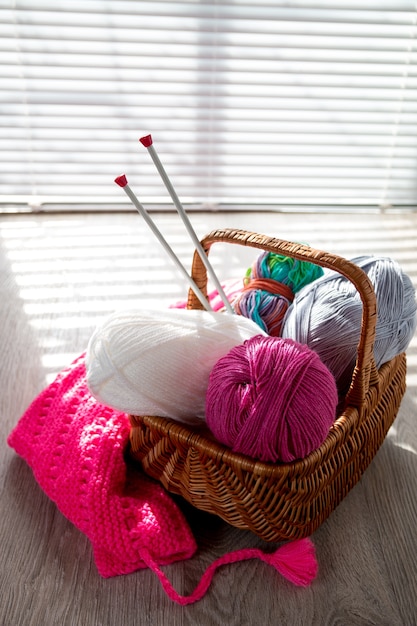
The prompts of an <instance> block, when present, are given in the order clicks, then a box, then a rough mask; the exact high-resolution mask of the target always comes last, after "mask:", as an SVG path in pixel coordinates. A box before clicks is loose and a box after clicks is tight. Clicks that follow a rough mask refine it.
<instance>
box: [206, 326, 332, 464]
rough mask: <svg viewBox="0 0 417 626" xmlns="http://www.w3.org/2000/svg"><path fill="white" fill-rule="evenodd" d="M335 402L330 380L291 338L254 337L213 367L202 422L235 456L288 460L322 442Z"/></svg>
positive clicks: (312, 355) (313, 355)
mask: <svg viewBox="0 0 417 626" xmlns="http://www.w3.org/2000/svg"><path fill="white" fill-rule="evenodd" d="M337 402H338V397H337V388H336V383H335V380H334V377H333V375H332V374H331V373H330V371H329V369H328V368H327V367H326V366H325V365H324V364H323V363H322V361H321V360H320V357H319V356H318V354H317V353H316V352H314V351H313V350H311V349H310V348H309V347H308V346H306V345H304V344H301V343H298V342H296V341H294V340H292V339H283V338H281V337H269V336H268V337H265V336H263V335H257V336H255V337H252V338H251V339H248V340H247V341H245V342H244V343H243V344H240V345H238V346H236V347H234V348H232V349H231V350H230V352H229V353H228V354H227V355H226V356H224V357H222V358H221V359H219V360H218V361H217V363H216V365H215V366H214V367H213V369H212V371H211V374H210V379H209V385H208V389H207V396H206V420H207V425H208V427H209V429H210V430H211V432H212V433H213V435H214V436H215V437H216V439H217V440H218V441H220V442H221V443H224V444H225V445H227V446H228V447H229V448H231V449H232V450H233V451H234V452H240V453H242V454H245V455H247V456H250V457H252V458H255V459H260V460H261V461H267V462H268V461H270V462H274V463H275V462H279V461H283V462H289V461H293V460H295V459H300V458H304V457H305V456H307V455H308V454H309V453H310V452H312V451H313V450H315V449H316V448H318V447H319V446H320V445H321V444H322V443H323V441H324V440H325V438H326V436H327V434H328V432H329V430H330V427H331V425H332V424H333V422H334V420H335V417H336V407H337Z"/></svg>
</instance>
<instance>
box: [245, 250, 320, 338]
mask: <svg viewBox="0 0 417 626" xmlns="http://www.w3.org/2000/svg"><path fill="white" fill-rule="evenodd" d="M322 275H323V269H322V268H321V267H320V266H318V265H314V264H313V263H309V262H308V261H299V260H297V259H293V258H291V257H287V256H284V255H281V254H276V253H274V252H263V253H262V254H261V255H260V256H259V257H258V259H257V260H256V261H255V263H254V264H253V266H252V267H251V268H249V269H248V271H247V272H246V277H245V280H244V283H245V285H244V288H243V290H242V293H241V295H240V296H239V297H238V298H237V299H236V301H235V302H234V308H235V311H236V313H238V314H239V315H243V316H244V317H248V318H249V319H252V320H253V321H254V322H256V323H257V324H258V326H259V327H260V328H262V330H263V331H265V332H266V333H268V335H271V336H272V337H279V336H280V334H281V326H282V321H283V319H284V316H285V313H286V311H287V309H288V307H289V305H290V304H291V302H292V301H293V299H294V294H296V293H297V292H298V291H299V290H300V289H302V287H304V286H305V285H307V284H309V283H311V282H312V281H313V280H316V279H317V278H319V277H320V276H322Z"/></svg>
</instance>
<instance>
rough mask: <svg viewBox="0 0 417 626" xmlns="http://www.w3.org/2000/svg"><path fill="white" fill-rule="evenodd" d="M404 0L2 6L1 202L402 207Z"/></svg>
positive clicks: (407, 135)
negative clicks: (119, 181)
mask: <svg viewBox="0 0 417 626" xmlns="http://www.w3.org/2000/svg"><path fill="white" fill-rule="evenodd" d="M416 30H417V10H416V3H415V0H413V1H411V0H290V1H289V2H288V1H284V0H283V1H280V0H262V1H260V2H259V3H258V2H249V1H247V0H229V1H221V0H219V1H215V0H207V1H203V0H201V1H200V0H182V1H181V2H175V1H173V0H164V1H161V2H159V1H149V2H140V1H135V0H131V1H129V0H126V1H123V0H82V1H81V0H72V1H71V2H62V1H57V0H36V2H35V1H34V0H0V59H1V63H0V77H1V80H0V106H1V121H0V124H1V126H0V133H1V136H0V160H1V162H0V194H1V195H0V201H1V202H2V206H3V207H4V206H6V205H8V206H12V205H14V206H17V205H26V204H27V205H28V206H30V207H38V206H41V207H42V206H44V207H48V206H51V205H53V204H55V205H58V206H59V205H63V204H68V203H73V204H74V205H75V204H77V203H78V204H83V205H86V203H88V204H89V205H91V206H93V205H99V206H100V205H101V204H108V205H111V206H116V205H124V203H125V202H126V201H127V199H126V198H124V197H123V198H122V197H121V195H124V194H121V190H120V189H119V188H117V187H116V186H115V185H114V183H113V180H114V178H115V177H116V176H117V175H119V174H122V173H125V174H126V175H127V177H128V179H129V182H130V184H131V187H132V188H133V189H134V190H135V192H136V193H137V195H138V197H140V199H141V200H142V202H143V203H147V206H148V207H152V206H161V207H164V206H166V207H169V206H170V205H171V201H170V199H169V197H168V195H167V192H166V190H165V188H164V186H163V184H162V182H161V180H160V178H159V176H158V174H157V172H156V170H155V168H154V165H153V163H152V161H151V159H150V158H149V155H148V154H147V152H146V150H145V149H144V148H143V147H142V146H141V145H140V143H139V142H138V139H139V137H140V136H141V135H143V134H148V133H152V136H153V139H154V145H155V148H156V149H157V151H158V154H159V157H160V159H161V161H162V162H163V164H164V166H165V169H166V171H167V173H168V175H169V177H170V179H171V181H172V183H173V184H174V187H175V189H176V191H177V193H178V195H179V196H180V198H181V200H182V201H183V202H184V204H187V205H193V206H194V207H195V208H199V207H203V208H207V207H212V208H216V209H222V208H225V207H226V208H228V207H229V208H230V207H233V206H238V207H239V208H244V207H249V208H254V207H260V208H265V207H278V208H279V207H298V206H304V207H308V206H312V207H328V208H337V207H347V206H348V207H362V206H367V207H368V206H371V207H379V206H393V207H404V206H408V207H416V205H417V199H416V198H417V196H416V190H417V184H416V169H417V168H416V165H417V72H416V59H417V51H416Z"/></svg>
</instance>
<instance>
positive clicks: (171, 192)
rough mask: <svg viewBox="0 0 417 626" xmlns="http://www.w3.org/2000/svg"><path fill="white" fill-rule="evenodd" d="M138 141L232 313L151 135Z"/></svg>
mask: <svg viewBox="0 0 417 626" xmlns="http://www.w3.org/2000/svg"><path fill="white" fill-rule="evenodd" d="M139 141H140V142H141V144H142V145H143V146H145V148H147V150H148V152H149V154H150V155H151V158H152V160H153V162H154V164H155V166H156V169H157V170H158V172H159V174H160V176H161V178H162V180H163V182H164V184H165V187H166V188H167V191H168V193H169V195H170V196H171V198H172V201H173V203H174V205H175V208H176V209H177V211H178V213H179V215H180V217H181V219H182V221H183V222H184V225H185V227H186V229H187V231H188V234H189V235H190V237H191V239H192V241H193V244H194V245H195V248H196V250H197V252H198V254H199V256H200V258H201V260H202V262H203V264H204V267H205V268H206V270H207V272H208V273H209V276H210V278H211V280H212V281H213V283H214V285H215V287H216V289H217V291H218V293H219V296H220V298H221V299H222V301H223V304H224V306H225V308H226V311H227V312H228V313H231V314H234V310H233V308H232V306H231V304H230V302H229V300H228V299H227V296H226V294H225V292H224V290H223V287H222V286H221V284H220V281H219V279H218V278H217V275H216V273H215V271H214V269H213V267H212V265H211V263H210V261H209V260H208V257H207V254H206V253H205V252H204V250H203V246H202V245H201V243H200V241H199V239H198V237H197V235H196V233H195V230H194V229H193V227H192V225H191V222H190V220H189V219H188V216H187V213H186V212H185V209H184V207H183V206H182V204H181V202H180V199H179V198H178V196H177V193H176V191H175V189H174V187H173V186H172V184H171V181H170V180H169V178H168V175H167V173H166V171H165V169H164V166H163V165H162V163H161V161H160V159H159V156H158V154H157V152H156V150H155V148H154V146H153V140H152V135H146V136H145V137H141V138H140V139H139Z"/></svg>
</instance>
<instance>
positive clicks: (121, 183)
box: [114, 174, 127, 187]
mask: <svg viewBox="0 0 417 626" xmlns="http://www.w3.org/2000/svg"><path fill="white" fill-rule="evenodd" d="M114 182H115V183H117V184H118V185H119V187H126V185H127V178H126V176H125V175H124V174H122V175H121V176H118V177H117V178H115V179H114Z"/></svg>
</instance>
